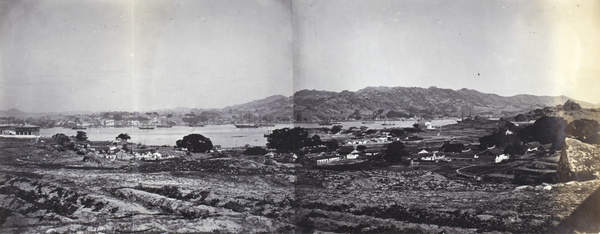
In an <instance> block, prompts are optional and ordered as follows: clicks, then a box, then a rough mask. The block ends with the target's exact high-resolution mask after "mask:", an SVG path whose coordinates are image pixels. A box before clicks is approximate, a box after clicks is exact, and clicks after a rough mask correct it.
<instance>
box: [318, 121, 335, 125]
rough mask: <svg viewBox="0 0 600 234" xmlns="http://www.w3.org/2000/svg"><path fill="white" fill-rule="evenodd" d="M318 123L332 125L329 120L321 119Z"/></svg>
mask: <svg viewBox="0 0 600 234" xmlns="http://www.w3.org/2000/svg"><path fill="white" fill-rule="evenodd" d="M319 125H333V123H331V122H329V121H321V122H319Z"/></svg>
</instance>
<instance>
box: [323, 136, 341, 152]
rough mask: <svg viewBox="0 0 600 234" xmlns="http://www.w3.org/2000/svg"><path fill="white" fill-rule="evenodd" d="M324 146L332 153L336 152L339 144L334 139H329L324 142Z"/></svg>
mask: <svg viewBox="0 0 600 234" xmlns="http://www.w3.org/2000/svg"><path fill="white" fill-rule="evenodd" d="M325 145H326V146H327V149H328V150H330V151H334V150H337V149H338V148H340V142H339V141H338V140H336V139H331V140H328V141H326V142H325Z"/></svg>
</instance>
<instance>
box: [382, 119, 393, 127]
mask: <svg viewBox="0 0 600 234" xmlns="http://www.w3.org/2000/svg"><path fill="white" fill-rule="evenodd" d="M381 125H383V126H391V125H396V124H395V123H392V122H388V121H387V120H384V121H383V123H382V124H381Z"/></svg>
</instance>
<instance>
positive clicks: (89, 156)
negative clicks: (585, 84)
mask: <svg viewBox="0 0 600 234" xmlns="http://www.w3.org/2000/svg"><path fill="white" fill-rule="evenodd" d="M567 112H568V111H567ZM565 113H566V112H565ZM569 113H570V112H569ZM597 125H598V124H597V123H595V124H594V123H593V122H592V121H587V120H572V121H570V122H569V123H567V122H565V121H564V119H562V118H561V117H560V116H544V117H541V118H538V119H537V120H535V121H516V120H515V119H514V118H513V119H510V118H506V119H489V118H485V117H472V118H465V119H461V120H460V121H458V122H457V123H455V124H450V125H444V126H434V125H432V124H431V123H429V122H428V121H421V122H416V123H415V124H413V125H412V126H411V127H389V126H385V127H381V128H377V129H370V128H368V127H366V126H360V127H350V128H343V127H342V126H339V125H331V126H319V127H313V128H302V127H294V128H279V129H274V130H273V131H270V132H269V133H267V134H265V135H264V137H265V138H266V139H267V144H266V145H264V146H252V145H245V146H239V147H222V146H221V145H220V144H219V142H214V144H213V142H211V141H210V139H209V138H206V137H203V136H202V135H200V134H189V135H187V136H181V137H182V139H181V140H178V141H177V142H174V143H175V144H174V145H163V146H153V145H144V144H140V143H134V142H130V141H129V140H130V136H129V135H128V134H127V133H121V134H118V135H116V136H114V140H111V141H90V140H88V139H87V136H86V132H85V131H77V134H76V135H75V136H68V135H65V134H61V133H59V134H56V135H54V136H52V137H40V136H39V127H37V126H33V125H15V126H10V127H5V128H3V130H2V132H3V135H4V136H9V137H1V138H0V143H1V144H0V146H1V147H0V150H1V151H2V153H1V154H0V155H1V157H2V160H3V164H2V165H0V166H1V167H2V170H3V171H4V177H3V178H2V181H3V186H1V187H0V196H2V198H3V199H4V200H5V201H6V202H7V203H3V205H2V206H1V207H0V208H1V209H2V210H3V211H4V213H5V214H6V215H5V216H3V219H4V220H6V221H4V225H5V226H3V228H4V229H5V230H13V231H16V230H22V229H27V230H35V231H36V232H46V231H48V230H50V231H51V232H54V231H56V232H74V231H82V230H84V231H96V230H99V231H103V232H144V231H166V230H176V231H177V232H206V231H226V232H237V233H239V232H256V230H263V231H265V232H290V231H293V230H296V231H311V230H313V231H314V230H322V231H330V232H399V231H400V232H404V231H425V232H436V233H438V232H442V231H450V232H460V233H475V232H486V231H500V232H523V231H525V232H531V231H535V230H538V231H539V230H542V231H543V232H553V231H557V230H572V229H570V228H573V227H574V226H572V225H575V224H573V222H575V221H572V220H579V219H580V218H576V217H575V216H573V217H571V216H572V213H573V214H576V213H577V211H576V210H577V209H580V208H579V206H580V204H582V203H583V202H585V199H586V198H587V196H588V195H589V194H591V193H593V192H594V190H595V189H596V188H597V187H598V185H600V183H599V182H598V179H597V178H598V175H597V170H596V169H597V168H598V165H600V164H598V163H596V162H597V161H594V159H592V158H590V157H593V155H595V153H594V152H597V150H598V148H597V146H595V144H594V143H593V141H594V139H596V138H594V136H595V135H596V134H597V133H598V131H597V130H599V129H598V128H599V126H597ZM548 129H549V131H546V130H548ZM554 129H562V130H561V131H562V132H560V131H559V132H557V131H554ZM581 129H587V130H591V131H577V130H581ZM556 133H560V134H556ZM563 133H564V134H565V135H566V137H564V136H565V135H562V134H563ZM5 134H8V135H5ZM584 141H585V142H589V143H585V142H584ZM590 160H591V161H590ZM581 162H594V163H590V164H589V165H585V166H583V165H579V164H580V163H581ZM573 165H575V166H573ZM49 191H50V192H49ZM51 191H55V192H51ZM423 199H425V200H426V201H427V202H420V201H422V200H423ZM390 201H391V203H390ZM498 201H501V202H498ZM10 204H21V205H18V206H12V205H10ZM557 204H560V205H557ZM490 207H492V208H491V209H490ZM41 216H44V217H47V218H44V219H40V218H38V217H41ZM416 217H421V218H416ZM422 217H427V218H426V219H423V218H422ZM82 220H83V221H82ZM140 220H145V221H143V222H141V221H140ZM353 220H354V222H352V223H349V222H351V221H353ZM583 220H585V219H583ZM81 222H85V223H87V224H85V225H82V224H81ZM132 223H137V224H138V225H131V224H132ZM191 223H194V225H191ZM198 223H203V224H204V225H198ZM234 223H235V224H234ZM209 224H210V225H209ZM6 225H8V226H6ZM178 225H184V227H178ZM239 225H242V226H239ZM570 225H571V226H570ZM52 230H54V231H52Z"/></svg>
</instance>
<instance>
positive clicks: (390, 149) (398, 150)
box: [383, 141, 408, 163]
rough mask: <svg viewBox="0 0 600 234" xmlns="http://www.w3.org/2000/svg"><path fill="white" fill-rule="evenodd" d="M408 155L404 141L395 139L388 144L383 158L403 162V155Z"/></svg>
mask: <svg viewBox="0 0 600 234" xmlns="http://www.w3.org/2000/svg"><path fill="white" fill-rule="evenodd" d="M406 155H408V151H406V146H404V143H402V142H400V141H394V142H392V143H389V144H388V145H387V147H386V149H385V155H384V156H383V159H385V160H386V161H388V162H393V163H394V162H401V161H402V157H404V156H406Z"/></svg>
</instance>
